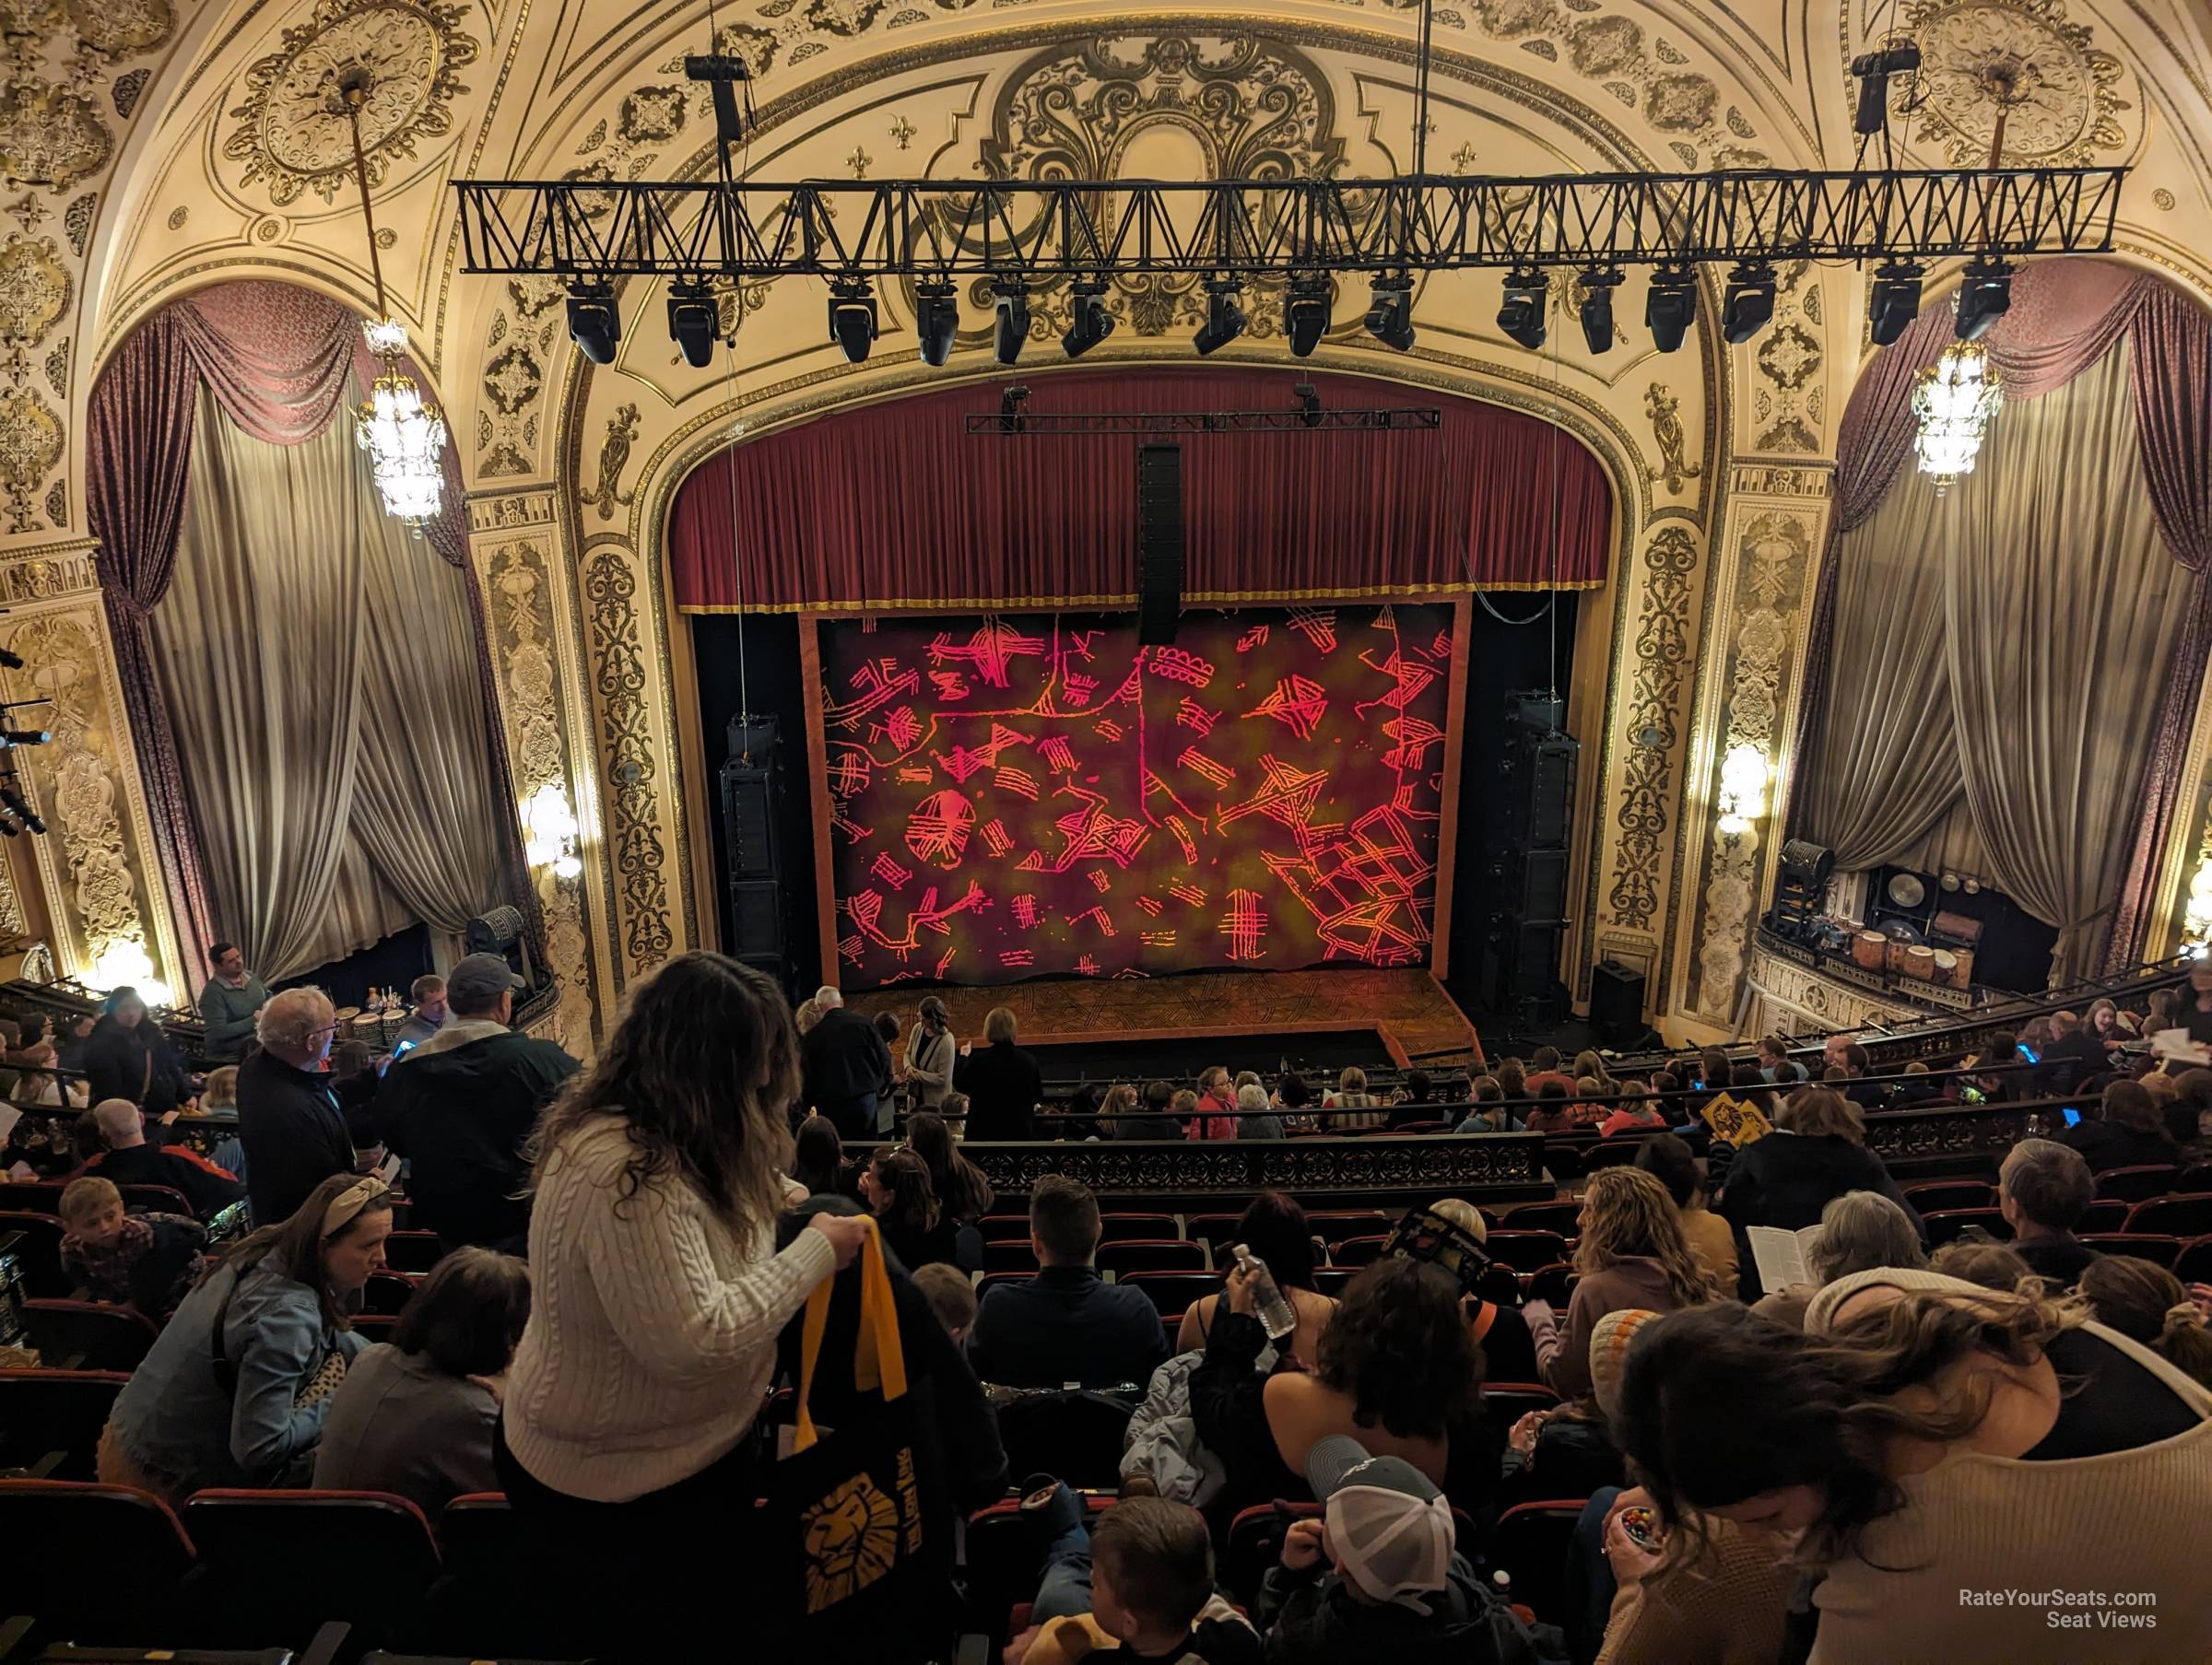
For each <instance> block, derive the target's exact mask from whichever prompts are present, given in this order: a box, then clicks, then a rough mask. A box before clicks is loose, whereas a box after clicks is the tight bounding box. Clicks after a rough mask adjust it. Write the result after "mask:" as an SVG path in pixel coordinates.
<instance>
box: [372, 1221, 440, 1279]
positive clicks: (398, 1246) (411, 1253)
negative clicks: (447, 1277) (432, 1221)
mask: <svg viewBox="0 0 2212 1665" xmlns="http://www.w3.org/2000/svg"><path fill="white" fill-rule="evenodd" d="M444 1258H445V1245H444V1244H443V1243H441V1242H440V1241H439V1240H438V1234H437V1233H436V1232H434V1231H394V1232H392V1233H391V1234H390V1235H389V1236H387V1237H385V1238H384V1264H385V1265H387V1266H389V1267H390V1268H391V1269H392V1270H393V1271H394V1272H428V1271H429V1270H430V1268H432V1267H433V1266H435V1265H437V1264H438V1262H439V1261H440V1260H443V1259H444Z"/></svg>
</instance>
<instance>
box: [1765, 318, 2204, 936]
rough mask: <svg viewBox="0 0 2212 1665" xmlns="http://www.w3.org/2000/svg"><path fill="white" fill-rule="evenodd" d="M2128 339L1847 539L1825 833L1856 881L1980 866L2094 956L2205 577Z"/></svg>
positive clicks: (1839, 556) (1837, 552) (1809, 823)
mask: <svg viewBox="0 0 2212 1665" xmlns="http://www.w3.org/2000/svg"><path fill="white" fill-rule="evenodd" d="M2129 351H2130V347H2129V345H2128V343H2127V342H2126V341H2125V340H2122V341H2121V342H2120V343H2119V344H2118V345H2117V346H2114V347H2113V348H2112V351H2110V352H2108V353H2107V354H2106V355H2105V356H2104V357H2103V358H2100V359H2099V360H2098V361H2097V362H2096V363H2094V364H2092V365H2091V366H2090V367H2089V368H2088V369H2085V370H2083V371H2082V372H2081V373H2080V374H2079V375H2077V376H2076V377H2075V378H2074V379H2073V380H2072V381H2068V382H2067V383H2065V385H2064V386H2063V387H2060V388H2058V389H2056V390H2055V391H2053V392H2051V393H2044V394H2043V395H2042V396H2041V397H2040V398H2035V399H2027V400H2018V401H2013V402H2008V403H2007V404H2006V406H2005V408H2004V410H2003V411H2002V412H2001V413H2000V414H1999V415H1998V416H1997V418H1996V420H1995V422H1994V424H1993V426H1992V428H1991V429H1990V436H1989V438H1988V440H1986V441H1985V442H1984V445H1983V454H1982V460H1981V463H1980V466H1979V468H1978V469H1977V471H1976V473H1975V474H1974V475H1971V476H1969V477H1968V478H1966V479H1964V480H1962V481H1960V483H1959V485H1958V486H1956V487H1952V488H1951V490H1950V491H1949V492H1948V493H1947V495H1946V496H1944V497H1942V498H1937V497H1936V496H1935V492H1934V490H1933V488H1932V487H1930V486H1929V485H1928V483H1927V482H1926V481H1924V480H1923V479H1921V478H1919V477H1918V476H1917V475H1914V474H1912V473H1911V472H1910V471H1909V470H1900V472H1899V474H1898V475H1897V476H1896V478H1895V479H1894V480H1893V481H1892V483H1891V486H1890V489H1889V491H1888V495H1887V497H1886V498H1884V499H1883V501H1882V502H1881V504H1880V506H1879V507H1878V508H1877V509H1876V510H1874V512H1873V513H1872V514H1871V515H1869V516H1867V517H1866V519H1865V520H1864V521H1863V522H1861V523H1860V524H1859V525H1857V526H1856V527H1855V528H1853V530H1851V531H1849V532H1847V533H1845V534H1842V535H1841V536H1840V537H1839V538H1838V539H1837V541H1836V545H1835V548H1834V552H1833V553H1834V558H1835V560H1836V562H1837V563H1838V564H1837V569H1836V585H1837V589H1836V605H1835V630H1834V636H1833V654H1832V658H1831V661H1830V691H1829V695H1828V704H1827V710H1826V714H1825V718H1824V721H1823V722H1822V724H1821V726H1820V728H1819V730H1818V733H1817V734H1816V737H1815V741H1814V745H1813V748H1812V751H1811V754H1810V756H1809V757H1808V759H1807V768H1806V777H1805V779H1806V789H1805V790H1806V797H1805V800H1804V821H1803V827H1804V832H1805V835H1806V837H1807V838H1812V839H1814V840H1815V841H1816V842H1818V843H1823V844H1826V845H1828V846H1829V848H1830V849H1831V850H1834V851H1835V853H1836V863H1837V865H1838V866H1839V867H1841V868H1843V869H1846V870H1856V869H1863V868H1871V867H1879V866H1882V865H1884V864H1886V863H1888V862H1907V863H1910V864H1918V863H1919V862H1923V861H1929V862H1933V863H1934V864H1935V865H1937V866H1953V867H1959V868H1964V869H1965V870H1967V871H1969V872H1978V873H1980V874H1982V875H1983V876H1984V877H1986V878H1988V879H1990V880H1992V881H1993V882H1994V883H1995V884H1996V885H1997V886H1998V887H1999V888H2001V889H2003V890H2004V891H2005V892H2006V894H2007V895H2008V896H2010V897H2013V899H2014V900H2015V901H2017V902H2018V903H2019V904H2020V906H2021V907H2022V908H2024V909H2027V910H2028V911H2029V912H2030V913H2031V914H2033V915H2034V916H2035V917H2036V918H2038V919H2040V920H2043V921H2045V922H2046V923H2048V924H2052V925H2056V926H2058V927H2059V928H2060V932H2061V934H2060V940H2059V944H2058V949H2057V954H2056V956H2055V958H2054V963H2053V975H2054V976H2064V975H2066V974H2068V973H2070V972H2072V971H2075V970H2077V969H2081V970H2087V969H2088V968H2090V967H2093V966H2094V965H2095V964H2096V962H2097V958H2098V956H2099V954H2100V949H2101V944H2102V941H2103V936H2104V933H2105V932H2106V930H2107V928H2108V925H2109V919H2108V915H2109V910H2110V909H2111V907H2112V902H2113V901H2114V899H2115V898H2116V897H2117V896H2118V895H2119V892H2120V889H2121V886H2122V884H2123V881H2124V877H2125V875H2126V873H2127V869H2128V863H2129V860H2130V857H2131V854H2132V850H2133V845H2134V841H2135V834H2136V827H2135V821H2134V814H2135V810H2134V806H2135V805H2136V804H2137V803H2139V802H2140V799H2141V795H2142V791H2143V785H2144V768H2145V760H2146V756H2147V751H2148V749H2149V748H2148V746H2147V744H2146V740H2145V736H2146V735H2147V733H2148V732H2149V731H2150V730H2151V728H2152V727H2153V726H2154V725H2155V719H2156V716H2157V713H2158V710H2159V704H2160V701H2161V699H2162V698H2163V697H2164V696H2165V693H2166V689H2167V684H2168V680H2169V678H2170V676H2171V674H2172V673H2173V670H2174V663H2175V647H2176V644H2177V642H2178V641H2179V639H2180V638H2181V635H2182V632H2183V624H2184V623H2185V621H2186V619H2187V617H2188V615H2189V613H2190V610H2191V608H2192V607H2193V606H2194V597H2195V589H2196V579H2195V577H2194V574H2193V573H2192V572H2191V571H2190V570H2189V569H2188V568H2186V567H2184V566H2183V564H2182V563H2181V562H2179V561H2177V560H2175V559H2174V558H2173V556H2172V553H2171V550H2170V549H2169V548H2168V546H2167V545H2166V543H2165V542H2164V540H2163V539H2162V538H2161V536H2160V534H2159V527H2158V525H2157V523H2156V521H2155V519H2154V516H2153V512H2152V507H2151V502H2150V498H2149V495H2148V493H2147V491H2146V490H2145V488H2144V482H2143V468H2142V463H2141V462H2140V461H2139V458H2138V453H2137V446H2136V413H2135V400H2134V394H2133V392H2132V390H2131V384H2130V379H2129V362H2128V354H2129Z"/></svg>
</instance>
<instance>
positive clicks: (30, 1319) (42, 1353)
mask: <svg viewBox="0 0 2212 1665" xmlns="http://www.w3.org/2000/svg"><path fill="white" fill-rule="evenodd" d="M23 1325H24V1328H25V1329H27V1330H29V1331H30V1344H31V1345H32V1346H33V1347H35V1348H37V1349H38V1351H39V1357H40V1358H41V1360H42V1361H43V1362H44V1363H45V1364H46V1365H47V1366H49V1367H52V1368H55V1369H85V1370H121V1371H124V1372H126V1373H127V1372H129V1371H132V1370H135V1369H137V1368H138V1366H139V1364H140V1363H141V1362H142V1361H143V1360H144V1359H145V1357H146V1355H147V1353H148V1352H149V1351H150V1350H151V1349H152V1347H153V1344H154V1342H155V1341H156V1339H157V1338H158V1337H159V1334H160V1331H158V1330H156V1329H155V1328H154V1324H153V1320H152V1319H148V1318H147V1317H146V1316H145V1315H144V1314H143V1313H141V1312H139V1311H138V1309H137V1308H136V1307H111V1306H109V1305H107V1304H106V1303H104V1302H100V1301H26V1302H24V1303H23Z"/></svg>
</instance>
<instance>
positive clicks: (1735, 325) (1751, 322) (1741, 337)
mask: <svg viewBox="0 0 2212 1665" xmlns="http://www.w3.org/2000/svg"><path fill="white" fill-rule="evenodd" d="M1773 316H1774V268H1773V266H1772V265H1771V264H1769V263H1768V262H1766V261H1763V260H1747V261H1741V262H1739V263H1738V264H1737V265H1736V268H1735V271H1733V272H1731V273H1729V274H1728V288H1727V291H1726V293H1725V294H1724V295H1723V296H1722V298H1721V338H1722V339H1723V340H1724V341H1725V342H1727V343H1728V345H1729V346H1743V344H1744V343H1745V342H1747V341H1748V340H1750V339H1751V337H1752V336H1754V335H1756V334H1759V331H1761V330H1763V329H1765V328H1766V327H1767V321H1768V320H1769V319H1771V318H1772V317H1773Z"/></svg>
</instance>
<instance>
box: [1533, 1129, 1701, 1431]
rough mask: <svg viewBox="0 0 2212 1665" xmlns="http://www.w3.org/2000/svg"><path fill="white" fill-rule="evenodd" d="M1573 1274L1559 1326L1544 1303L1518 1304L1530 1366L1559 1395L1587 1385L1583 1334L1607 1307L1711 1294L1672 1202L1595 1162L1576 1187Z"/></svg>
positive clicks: (1660, 1190) (1644, 1179) (1692, 1302)
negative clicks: (1577, 1238) (1578, 1212)
mask: <svg viewBox="0 0 2212 1665" xmlns="http://www.w3.org/2000/svg"><path fill="white" fill-rule="evenodd" d="M1580 1230H1581V1233H1582V1240H1581V1242H1580V1243H1578V1244H1577V1245H1576V1246H1575V1251H1574V1270H1575V1271H1576V1272H1578V1273H1580V1274H1581V1276H1580V1278H1579V1281H1578V1282H1577V1283H1576V1284H1575V1286H1574V1294H1573V1296H1571V1298H1570V1300H1569V1301H1568V1304H1567V1320H1566V1324H1565V1326H1564V1328H1562V1327H1561V1326H1560V1324H1559V1319H1558V1317H1557V1316H1556V1315H1555V1314H1554V1313H1553V1312H1552V1309H1551V1307H1550V1304H1549V1303H1548V1302H1546V1301H1541V1300H1537V1301H1531V1302H1529V1303H1528V1305H1527V1306H1526V1307H1523V1308H1522V1312H1523V1315H1524V1317H1525V1318H1526V1319H1528V1329H1529V1333H1530V1334H1531V1335H1532V1336H1533V1337H1535V1343H1536V1367H1537V1368H1538V1369H1539V1370H1541V1371H1542V1372H1543V1373H1544V1379H1545V1380H1546V1381H1547V1382H1548V1383H1550V1384H1551V1388H1552V1390H1553V1391H1554V1392H1556V1393H1558V1394H1559V1396H1560V1397H1561V1398H1563V1399H1576V1398H1580V1397H1581V1396H1582V1395H1583V1394H1585V1393H1587V1392H1589V1391H1590V1334H1591V1331H1594V1330H1595V1329H1596V1328H1597V1320H1598V1319H1602V1318H1604V1317H1605V1316H1606V1314H1607V1313H1608V1312H1619V1311H1623V1310H1626V1309H1629V1308H1633V1307H1641V1308H1642V1309H1643V1310H1645V1311H1648V1312H1673V1311H1676V1310H1677V1309H1679V1308H1681V1307H1698V1306H1702V1305H1703V1304H1704V1303H1705V1302H1706V1301H1708V1300H1710V1299H1711V1298H1712V1292H1711V1289H1710V1287H1709V1286H1708V1284H1706V1281H1705V1273H1704V1271H1703V1270H1702V1269H1701V1268H1700V1266H1699V1265H1698V1262H1697V1259H1696V1257H1695V1256H1694V1255H1692V1254H1691V1253H1690V1249H1689V1239H1688V1238H1687V1237H1684V1236H1683V1235H1682V1222H1681V1217H1680V1216H1679V1215H1678V1214H1676V1212H1675V1200H1674V1198H1673V1196H1672V1195H1670V1194H1669V1193H1668V1191H1667V1189H1666V1187H1665V1186H1664V1185H1662V1184H1661V1183H1660V1182H1659V1180H1658V1179H1657V1178H1655V1177H1654V1176H1653V1175H1651V1174H1648V1173H1645V1172H1644V1171H1643V1170H1642V1169H1641V1168H1635V1167H1601V1168H1599V1169H1598V1170H1597V1172H1596V1173H1594V1174H1593V1175H1591V1176H1590V1185H1589V1189H1588V1190H1585V1191H1583V1212H1582V1219H1581V1225H1580Z"/></svg>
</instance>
